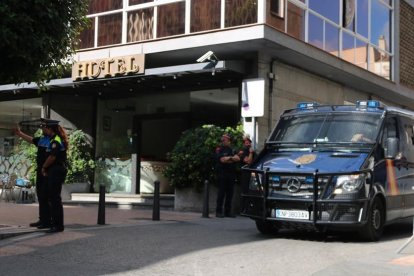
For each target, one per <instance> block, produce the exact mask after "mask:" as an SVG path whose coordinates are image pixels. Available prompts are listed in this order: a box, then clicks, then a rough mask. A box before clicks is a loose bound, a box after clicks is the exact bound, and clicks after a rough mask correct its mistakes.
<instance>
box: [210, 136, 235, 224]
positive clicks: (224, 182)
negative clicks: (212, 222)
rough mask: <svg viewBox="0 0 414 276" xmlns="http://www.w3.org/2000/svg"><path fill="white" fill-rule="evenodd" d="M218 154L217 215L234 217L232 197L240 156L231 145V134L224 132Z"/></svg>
mask: <svg viewBox="0 0 414 276" xmlns="http://www.w3.org/2000/svg"><path fill="white" fill-rule="evenodd" d="M216 156H217V178H218V191H217V206H216V217H219V218H222V217H224V216H226V217H234V214H233V213H232V199H233V192H234V185H235V182H236V176H237V174H236V170H237V164H238V163H239V162H240V157H239V156H238V155H237V153H236V152H235V151H234V150H233V148H232V147H231V137H230V135H229V134H223V136H222V137H221V145H220V147H218V148H217V149H216ZM223 203H224V213H223Z"/></svg>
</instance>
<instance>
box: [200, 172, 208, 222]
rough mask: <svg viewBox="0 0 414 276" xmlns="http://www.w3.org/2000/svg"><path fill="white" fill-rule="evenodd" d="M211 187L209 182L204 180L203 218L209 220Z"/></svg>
mask: <svg viewBox="0 0 414 276" xmlns="http://www.w3.org/2000/svg"><path fill="white" fill-rule="evenodd" d="M208 203H209V185H208V180H204V197H203V216H202V217H203V218H208V217H209V216H208V213H209V206H208Z"/></svg>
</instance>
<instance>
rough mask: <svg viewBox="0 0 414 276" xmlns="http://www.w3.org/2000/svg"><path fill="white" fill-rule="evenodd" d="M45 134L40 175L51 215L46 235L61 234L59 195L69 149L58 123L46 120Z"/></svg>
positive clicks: (61, 211) (61, 218) (64, 175)
mask: <svg viewBox="0 0 414 276" xmlns="http://www.w3.org/2000/svg"><path fill="white" fill-rule="evenodd" d="M45 124H46V128H45V132H46V133H47V135H48V136H49V137H50V144H49V147H48V149H47V151H46V152H47V159H46V161H45V162H44V163H43V165H42V174H43V175H44V176H47V179H48V181H47V191H48V199H49V203H50V211H51V215H52V224H51V228H50V229H49V230H48V231H47V233H56V232H62V231H63V230H64V225H63V205H62V198H61V196H60V193H61V191H62V185H63V183H64V182H65V178H66V174H67V168H66V167H67V155H66V150H67V149H68V147H69V143H68V137H67V135H66V132H65V130H64V129H63V128H62V127H61V126H60V125H59V121H56V120H46V121H45Z"/></svg>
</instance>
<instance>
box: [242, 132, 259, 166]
mask: <svg viewBox="0 0 414 276" xmlns="http://www.w3.org/2000/svg"><path fill="white" fill-rule="evenodd" d="M239 156H240V161H241V164H242V166H245V165H250V164H252V163H253V160H254V159H255V158H256V153H255V152H254V149H253V148H252V140H251V139H250V136H248V135H246V136H244V137H243V148H242V150H241V151H240V152H239Z"/></svg>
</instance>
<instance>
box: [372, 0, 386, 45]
mask: <svg viewBox="0 0 414 276" xmlns="http://www.w3.org/2000/svg"><path fill="white" fill-rule="evenodd" d="M371 14H372V16H371V43H372V44H375V45H377V46H378V47H379V48H380V49H382V50H386V51H391V48H390V37H391V36H390V27H391V26H390V25H391V11H390V9H389V8H388V7H386V6H385V5H384V4H382V3H381V2H380V1H379V0H372V1H371Z"/></svg>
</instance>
